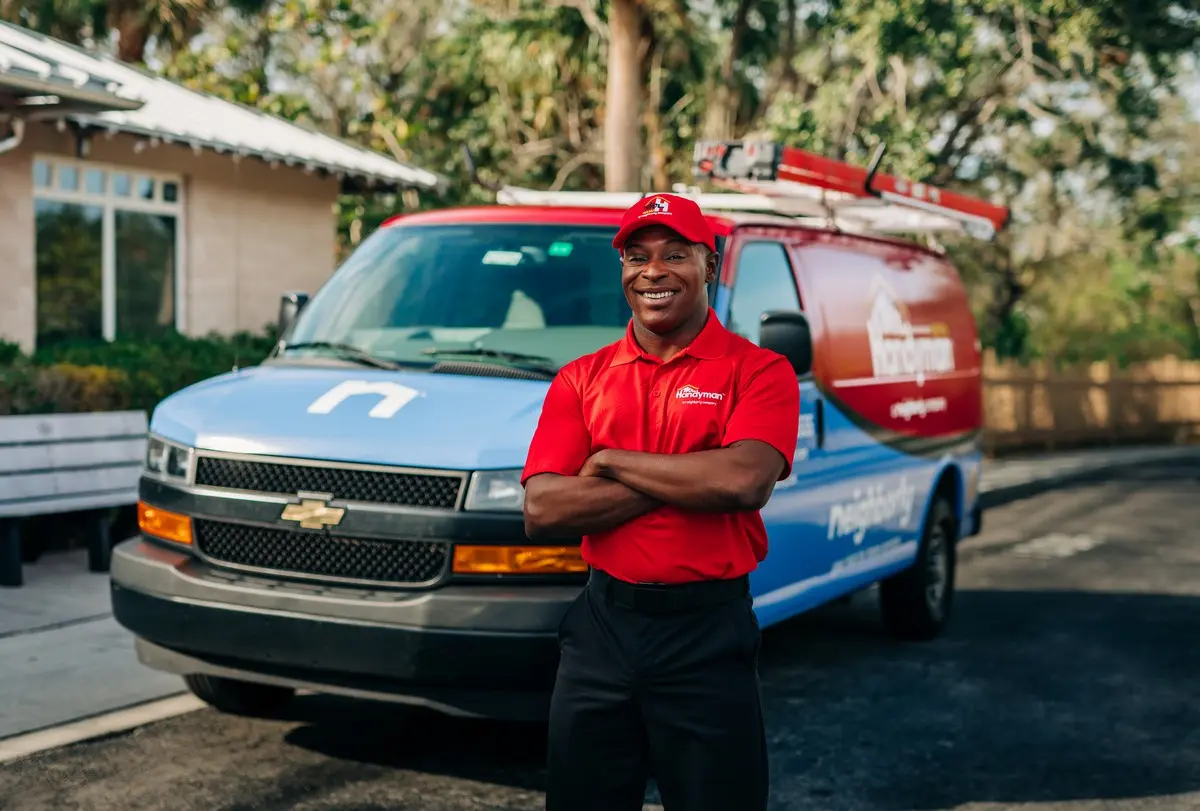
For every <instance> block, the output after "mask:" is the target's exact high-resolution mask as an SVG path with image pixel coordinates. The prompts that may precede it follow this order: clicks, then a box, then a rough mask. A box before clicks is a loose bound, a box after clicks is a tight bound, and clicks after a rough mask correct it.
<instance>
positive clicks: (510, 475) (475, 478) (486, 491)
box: [463, 468, 525, 512]
mask: <svg viewBox="0 0 1200 811" xmlns="http://www.w3.org/2000/svg"><path fill="white" fill-rule="evenodd" d="M524 504H525V488H524V487H522V486H521V469H520V468H517V469H515V470H477V471H475V472H474V473H472V474H471V484H470V487H469V489H468V490H467V501H466V503H465V504H464V505H463V507H464V509H468V510H495V511H510V512H517V511H520V509H521V507H522V506H524Z"/></svg>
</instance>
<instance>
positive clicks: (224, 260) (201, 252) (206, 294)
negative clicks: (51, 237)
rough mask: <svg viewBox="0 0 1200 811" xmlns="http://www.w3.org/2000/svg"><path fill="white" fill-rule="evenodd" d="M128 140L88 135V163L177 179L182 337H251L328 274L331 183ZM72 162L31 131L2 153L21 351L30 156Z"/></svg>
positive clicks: (1, 332)
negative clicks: (283, 296)
mask: <svg viewBox="0 0 1200 811" xmlns="http://www.w3.org/2000/svg"><path fill="white" fill-rule="evenodd" d="M137 140H138V139H136V138H134V137H133V136H129V135H111V136H109V135H103V134H97V135H93V137H92V141H91V152H90V154H89V155H88V160H90V161H97V162H102V163H109V164H118V165H123V166H128V167H130V168H131V169H134V170H136V169H139V168H141V169H147V170H157V171H162V172H174V173H177V174H180V175H182V176H183V201H184V209H183V223H182V228H183V233H184V243H183V249H184V256H183V267H182V271H183V278H182V280H181V283H182V286H183V290H184V300H183V307H182V310H181V312H180V313H179V315H178V317H179V320H180V322H181V327H182V328H183V331H184V332H186V333H188V334H192V335H202V334H204V333H207V332H209V331H214V330H215V331H217V332H222V333H228V332H233V331H235V330H239V329H248V330H252V331H258V330H259V329H261V328H262V327H263V325H264V324H266V323H268V322H272V321H274V319H275V314H276V312H277V309H278V303H279V295H280V293H282V292H284V291H285V290H303V291H307V292H309V293H313V292H315V291H316V290H317V288H318V287H320V285H321V284H323V283H324V281H325V280H326V279H327V278H328V277H329V274H330V273H331V272H332V271H333V268H334V262H335V261H336V260H335V255H334V254H335V250H336V223H335V219H334V212H333V205H334V203H335V201H336V199H337V190H338V185H337V180H336V179H335V178H332V177H321V176H319V175H317V174H311V175H310V174H306V173H305V172H304V171H303V170H301V169H296V168H289V167H286V166H283V165H280V166H279V167H278V168H274V169H273V168H271V167H270V166H268V165H267V164H265V163H263V162H262V161H259V160H257V159H253V158H244V159H242V160H240V161H236V162H235V161H234V160H233V158H232V157H231V156H229V155H219V154H216V153H214V152H208V151H205V152H200V153H196V152H194V151H193V150H192V149H191V148H188V147H183V146H177V145H167V144H160V145H159V146H157V147H152V146H148V145H147V146H145V148H144V149H143V150H142V151H141V152H140V153H139V152H136V151H135V143H136V142H137ZM39 153H41V154H48V155H61V156H63V157H74V155H75V140H74V137H73V136H72V135H71V134H70V133H60V132H58V131H57V130H56V129H55V128H53V127H52V126H49V125H37V126H30V127H29V128H28V130H27V131H26V134H25V141H24V143H23V144H22V145H21V147H19V148H18V149H17V150H15V151H13V152H9V153H7V154H4V155H0V336H3V337H4V338H5V339H7V340H10V341H11V340H16V341H18V342H19V343H21V344H22V345H23V346H24V347H26V348H27V349H29V348H31V347H32V346H33V342H34V336H35V334H36V323H35V319H36V308H35V300H34V289H35V287H34V244H33V243H34V221H33V202H32V198H33V159H34V156H35V155H36V154H39Z"/></svg>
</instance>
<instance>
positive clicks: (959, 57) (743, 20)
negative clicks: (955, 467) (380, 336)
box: [0, 0, 1200, 358]
mask: <svg viewBox="0 0 1200 811" xmlns="http://www.w3.org/2000/svg"><path fill="white" fill-rule="evenodd" d="M122 2H127V0H122ZM636 5H637V8H638V10H639V12H638V13H639V14H640V15H641V30H640V31H637V32H635V34H634V35H635V36H636V37H637V38H638V42H637V45H638V48H639V52H640V53H642V54H643V56H642V66H641V67H642V78H643V87H642V88H641V98H640V102H641V105H642V108H643V112H644V127H643V132H642V136H643V143H641V144H606V143H604V139H603V137H602V136H603V122H604V113H605V110H604V107H605V86H606V80H607V75H606V69H605V66H606V64H607V55H608V49H609V47H610V44H611V36H612V31H610V30H609V27H608V24H607V19H608V11H609V6H610V3H609V0H556V1H555V2H543V1H542V0H455V2H444V1H443V0H406V1H405V2H403V3H397V2H394V1H393V0H274V1H273V2H269V3H262V2H259V1H257V0H229V2H227V3H222V2H221V1H220V0H212V1H211V2H209V0H203V2H201V1H200V0H196V2H194V3H193V2H191V0H158V2H157V3H155V4H153V5H152V6H151V9H150V13H148V14H147V15H146V18H145V20H146V22H145V24H144V25H143V26H142V27H143V28H145V29H147V30H150V29H154V30H164V31H167V32H168V34H169V35H168V36H167V37H166V42H167V44H169V45H170V44H172V43H178V42H182V41H184V40H186V39H187V37H186V36H183V33H184V32H186V31H192V30H194V28H195V26H194V25H193V23H195V24H198V25H200V27H201V28H202V29H203V33H204V37H203V38H202V39H196V40H192V45H191V47H185V48H180V49H174V50H172V49H168V53H167V54H166V58H165V61H164V65H163V68H162V70H163V72H164V73H165V75H167V76H169V77H171V78H173V79H175V80H177V81H181V82H184V83H185V84H188V85H190V86H192V87H194V88H197V89H200V90H204V91H206V92H210V93H214V94H216V95H219V96H221V97H223V98H227V99H230V100H233V101H237V102H240V103H243V104H248V105H251V106H254V107H256V108H258V109H261V110H264V111H267V112H270V113H274V114H277V115H281V116H283V117H285V118H288V119H291V120H293V121H296V122H297V123H298V124H301V125H302V126H309V127H313V128H316V129H319V130H322V131H325V132H328V133H330V134H331V135H334V136H337V137H342V138H347V139H350V140H353V141H355V142H357V143H360V144H362V145H364V146H366V147H368V148H370V149H373V150H376V151H379V152H382V153H385V154H390V155H393V156H395V157H396V158H398V159H401V160H411V161H413V162H416V163H419V164H421V165H424V166H428V167H429V168H431V169H434V170H436V171H439V172H440V173H442V174H443V175H445V176H446V177H448V178H449V179H450V181H451V185H450V188H449V189H448V191H447V193H446V194H445V195H444V196H443V197H441V198H440V199H434V198H433V197H431V196H428V195H419V196H418V195H413V194H404V195H396V196H389V195H383V196H367V195H346V196H344V197H343V198H341V200H340V201H339V231H340V234H341V240H342V249H343V253H344V252H346V251H349V250H350V249H352V248H353V247H354V245H356V244H357V243H358V242H359V241H360V240H361V239H362V238H363V237H364V236H365V235H366V234H368V233H370V232H371V231H372V230H374V229H375V228H376V227H378V225H379V224H380V223H381V222H382V221H383V220H384V219H386V218H387V217H388V216H390V215H392V214H395V213H399V212H404V211H413V210H420V209H424V208H429V207H432V206H434V205H439V206H440V205H458V204H472V203H485V202H490V201H491V199H492V194H491V192H489V191H488V190H487V189H486V188H483V187H481V186H479V185H477V184H474V183H472V182H471V180H470V178H469V176H468V172H467V166H466V162H465V160H464V156H463V147H468V148H469V149H470V151H471V153H472V154H473V155H474V157H475V160H476V162H477V164H478V166H479V167H480V175H481V176H482V178H483V179H484V180H485V181H486V182H488V183H508V184H514V185H525V186H532V187H537V188H562V189H582V190H594V189H601V188H603V187H604V161H605V155H606V152H607V153H609V155H610V157H611V155H612V153H613V152H614V151H617V152H621V151H624V152H626V153H628V155H630V156H633V157H632V158H630V159H631V160H636V161H638V163H639V165H640V166H641V169H642V171H641V178H642V183H641V186H642V188H643V190H647V191H649V190H654V189H658V190H662V189H665V188H667V187H669V186H671V185H672V184H675V183H689V182H691V175H690V157H691V150H692V145H693V143H694V141H695V140H696V139H697V138H698V137H701V136H702V135H704V134H705V133H710V132H719V133H721V137H731V138H738V137H756V136H764V137H771V138H775V139H779V140H782V141H784V142H787V143H789V144H793V145H797V146H801V147H805V148H808V149H811V150H813V151H816V152H819V153H821V154H825V155H829V156H832V157H838V158H841V159H844V160H847V161H851V162H855V163H858V164H865V163H866V161H867V160H868V158H869V156H870V155H871V153H872V152H873V150H874V149H875V148H876V147H877V146H878V145H880V144H884V145H886V146H887V155H886V158H885V161H884V165H883V167H882V168H883V170H884V171H887V172H891V173H895V174H901V175H905V176H908V177H912V178H914V179H923V180H927V181H929V182H933V183H936V184H938V185H943V186H947V187H950V188H954V189H957V190H961V191H964V192H966V193H969V194H974V195H979V196H984V197H988V198H991V199H993V200H995V201H998V202H1003V203H1005V204H1008V205H1010V206H1011V208H1012V212H1013V217H1012V222H1011V225H1010V227H1009V228H1008V229H1007V231H1006V232H1005V233H1004V234H1003V235H1002V236H1001V238H1000V239H999V240H998V242H997V243H995V244H992V245H980V244H979V243H974V242H965V241H962V240H952V241H950V243H949V244H948V246H947V247H948V249H949V250H950V251H951V253H952V255H953V256H954V258H955V260H956V262H957V264H958V265H959V266H960V267H961V268H962V270H963V274H964V277H965V278H966V280H967V284H968V289H969V294H970V297H971V303H972V307H973V309H974V311H975V313H976V315H977V318H978V320H979V323H980V327H981V332H982V335H983V338H984V340H985V342H987V344H988V345H989V346H991V347H993V348H995V349H996V350H997V351H998V352H1000V353H1001V354H1003V355H1005V356H1011V357H1021V358H1029V357H1039V356H1051V355H1053V356H1057V357H1065V356H1076V355H1078V356H1079V357H1085V356H1087V357H1128V358H1134V357H1145V356H1146V355H1147V353H1154V352H1167V351H1178V352H1180V353H1182V354H1189V355H1193V356H1195V355H1196V354H1197V353H1198V352H1200V337H1198V336H1200V287H1198V282H1200V279H1198V278H1197V273H1196V271H1195V270H1194V268H1190V266H1189V265H1188V261H1189V252H1188V251H1189V243H1187V242H1186V241H1181V240H1186V239H1187V235H1188V234H1189V233H1192V234H1193V236H1194V234H1195V231H1194V230H1192V231H1190V232H1189V229H1194V225H1193V224H1194V223H1195V222H1197V221H1198V219H1200V202H1198V201H1200V184H1198V180H1200V168H1198V167H1200V164H1198V158H1197V155H1196V150H1195V144H1196V143H1197V142H1198V141H1197V137H1198V135H1200V130H1198V128H1197V125H1196V122H1195V120H1194V117H1189V111H1188V110H1187V109H1186V108H1185V107H1184V106H1183V105H1182V104H1181V103H1180V102H1179V88H1180V86H1181V85H1183V84H1186V83H1188V82H1191V83H1195V82H1196V81H1197V80H1198V79H1200V77H1198V76H1197V74H1196V67H1195V66H1196V60H1195V58H1194V57H1195V55H1196V53H1197V50H1198V43H1200V15H1198V14H1196V13H1195V12H1194V11H1192V10H1190V7H1185V6H1184V5H1181V4H1179V3H1178V2H1176V0H1139V2H1138V3H1128V2H1123V1H1122V0H1099V2H1095V1H1094V0H1093V1H1091V2H1084V0H1015V1H1012V0H894V1H893V2H889V3H878V2H875V1H874V0H829V2H824V3H807V2H803V1H802V0H707V1H706V2H703V3H701V2H687V0H637V2H636ZM85 6H88V7H89V8H93V9H96V8H103V9H105V10H106V13H108V11H109V10H111V9H120V8H123V7H125V6H122V5H121V4H120V3H119V2H117V0H105V2H103V3H102V2H101V0H90V5H88V4H85ZM14 8H15V9H19V10H20V11H21V13H23V14H24V15H25V17H26V19H30V20H33V19H34V18H36V22H37V24H38V25H40V26H43V27H44V26H45V25H49V24H51V23H55V24H57V25H58V26H59V28H58V29H55V30H56V33H58V34H59V35H60V36H63V35H67V34H70V33H71V31H75V32H76V33H78V32H79V31H81V30H83V29H84V28H86V26H85V25H83V23H82V22H80V19H81V18H80V14H79V12H78V9H79V8H81V7H79V6H78V4H77V3H76V2H75V0H38V2H36V3H34V2H22V0H0V16H4V15H5V14H8V15H9V16H10V17H11V14H12V13H13V12H12V10H13V9H14ZM50 9H53V10H56V12H57V16H56V14H52V13H49V12H48V11H47V10H50ZM170 9H175V10H176V12H178V13H177V14H176V17H175V18H172V17H171V16H170V15H169V14H167V13H166V11H167V10H170ZM184 10H186V13H184ZM31 15H32V16H31ZM93 16H94V14H93ZM52 18H53V19H52ZM169 19H178V20H181V21H183V20H186V21H187V22H188V25H189V26H192V27H190V28H189V27H186V26H182V25H181V26H180V27H177V28H176V29H173V30H175V31H178V32H180V34H181V36H179V37H176V36H174V34H172V33H171V29H169V27H168V28H164V27H163V26H164V25H166V21H168V20H169ZM60 29H61V30H60ZM122 34H124V31H122ZM1187 57H1191V58H1192V61H1191V65H1192V67H1191V69H1190V70H1191V73H1188V72H1187V70H1188V61H1187ZM64 244H68V243H64ZM68 247H69V244H68ZM1190 256H1194V248H1192V249H1191V254H1190ZM75 317H76V318H79V317H80V316H79V315H78V314H76V315H75Z"/></svg>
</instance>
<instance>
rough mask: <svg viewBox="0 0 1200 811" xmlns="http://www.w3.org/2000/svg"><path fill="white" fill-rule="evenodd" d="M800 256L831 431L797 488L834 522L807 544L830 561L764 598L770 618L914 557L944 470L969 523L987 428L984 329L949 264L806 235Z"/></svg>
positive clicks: (916, 253) (816, 379) (858, 241)
mask: <svg viewBox="0 0 1200 811" xmlns="http://www.w3.org/2000/svg"><path fill="white" fill-rule="evenodd" d="M793 257H794V259H795V263H796V265H797V272H798V274H799V276H800V281H801V284H800V286H801V292H802V295H803V296H804V309H805V313H806V315H807V316H808V317H809V320H810V323H811V325H812V331H813V336H814V345H815V346H814V350H815V354H814V364H813V380H812V385H813V386H814V387H815V389H816V394H817V396H818V397H820V398H821V399H822V400H823V401H824V403H823V423H824V425H823V428H824V431H823V441H822V443H821V447H820V448H819V450H817V451H816V452H814V453H813V454H812V456H811V458H810V459H809V460H806V461H803V462H800V463H799V466H800V468H799V469H800V471H802V472H800V473H799V474H798V477H799V479H800V480H799V481H797V485H799V486H800V487H803V486H804V482H803V479H804V478H810V481H812V482H814V483H815V482H818V481H819V482H820V491H821V500H822V502H823V518H824V521H823V524H822V525H819V526H813V527H811V529H810V533H811V534H810V536H809V538H808V543H809V544H813V545H818V544H819V545H822V547H823V548H824V549H825V550H826V553H827V554H826V555H823V557H825V558H826V560H828V561H830V565H829V568H828V569H827V570H826V571H825V572H823V573H821V574H820V575H818V576H815V577H814V576H813V575H812V574H811V573H806V576H805V578H804V579H805V580H807V583H806V584H805V583H801V582H797V583H796V584H794V585H793V586H792V588H791V589H789V590H788V593H787V594H783V593H775V594H763V595H761V602H762V603H763V605H762V610H760V617H762V618H763V619H765V620H767V622H768V623H770V622H772V621H777V620H778V619H782V618H784V617H786V616H789V615H791V614H794V613H796V612H798V611H802V610H804V609H806V608H808V607H810V606H812V605H815V604H819V603H821V602H825V601H827V600H829V599H833V598H836V597H837V596H840V595H841V594H845V593H848V592H852V591H855V590H858V589H860V588H862V587H865V586H868V585H870V584H871V583H873V582H876V581H878V580H879V579H882V578H884V577H887V576H888V575H890V574H892V573H894V572H897V571H900V570H901V569H904V568H905V567H907V566H908V565H910V564H911V562H912V560H913V558H914V557H915V555H916V552H917V545H918V543H919V540H920V537H921V532H922V529H923V526H924V519H925V515H926V513H927V511H928V509H929V507H930V505H931V503H932V499H933V496H934V494H935V489H936V488H937V487H938V485H939V482H941V481H942V477H943V476H948V479H947V482H946V485H947V486H948V487H949V492H950V495H951V498H952V500H953V501H954V506H955V508H956V512H957V513H958V514H959V516H960V522H961V520H962V519H963V518H965V517H966V516H968V515H969V510H970V507H971V506H972V505H973V501H974V490H975V486H976V479H977V475H978V450H977V442H976V440H977V436H978V433H979V430H980V428H981V425H982V395H981V391H980V351H979V345H978V336H977V332H976V328H975V323H974V320H973V318H972V316H971V313H970V310H969V307H968V306H967V299H966V294H965V291H964V289H963V286H962V283H961V281H960V280H959V278H958V275H957V272H956V271H955V270H954V268H953V267H952V266H951V265H950V264H949V263H948V262H946V261H945V260H943V259H941V258H939V257H936V256H934V255H932V254H929V253H927V252H925V251H922V250H920V249H916V248H912V247H906V246H897V245H895V244H890V243H887V242H882V241H876V240H870V239H862V238H859V237H855V236H849V235H835V234H825V233H808V234H805V235H804V236H803V237H802V238H801V240H800V241H799V242H797V243H796V244H795V245H794V249H793ZM806 474H807V476H806ZM785 492H786V490H785ZM766 515H767V513H764V517H766ZM966 528H967V529H969V527H966ZM776 548H777V547H775V546H774V544H773V547H772V553H773V554H774V552H775V551H776ZM788 562H790V561H788ZM771 563H772V561H770V560H768V562H767V564H766V565H771ZM773 563H774V564H775V565H781V564H784V563H785V561H781V560H776V561H774V562H773ZM764 615H765V616H764Z"/></svg>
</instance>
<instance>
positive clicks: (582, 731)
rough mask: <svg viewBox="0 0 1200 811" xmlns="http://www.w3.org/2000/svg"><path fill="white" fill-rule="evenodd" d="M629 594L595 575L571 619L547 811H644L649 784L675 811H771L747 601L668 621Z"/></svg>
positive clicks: (672, 614)
mask: <svg viewBox="0 0 1200 811" xmlns="http://www.w3.org/2000/svg"><path fill="white" fill-rule="evenodd" d="M744 582H745V581H742V583H743V584H744ZM619 585H620V584H615V585H614V581H613V580H612V578H610V577H608V576H606V575H604V574H603V573H601V572H593V573H592V576H591V578H590V580H589V583H588V586H587V588H586V589H584V591H583V593H582V594H581V595H580V596H579V598H578V599H577V600H576V601H575V602H574V603H573V604H572V605H571V606H570V607H569V608H568V609H567V612H566V614H565V616H564V617H563V622H562V626H561V629H560V631H559V640H560V644H561V648H562V658H561V662H560V664H559V670H558V680H557V682H556V684H555V687H554V695H553V698H552V699H551V704H550V729H549V753H548V767H549V779H548V785H547V796H546V809H547V811H641V809H642V800H643V797H644V795H645V791H646V781H647V778H648V777H649V776H650V775H651V774H653V776H654V778H655V780H656V781H657V783H658V788H659V793H660V794H661V795H662V801H663V807H664V809H665V811H765V809H766V807H767V783H768V769H767V750H766V740H765V735H764V729H763V717H762V706H761V702H760V691H759V681H758V670H757V663H758V650H759V642H760V631H759V627H758V621H757V619H756V618H755V616H754V612H753V608H752V602H751V598H750V596H749V594H748V593H744V594H742V595H741V596H734V597H732V598H730V597H729V595H728V594H724V595H721V597H720V599H723V600H724V601H723V602H720V603H718V604H715V605H706V606H700V607H694V608H685V609H682V610H663V609H662V608H661V607H659V608H658V609H655V608H654V607H652V606H650V607H641V606H640V605H631V604H630V603H629V602H628V600H627V595H625V594H623V593H622V592H623V591H624V590H622V589H620V588H619ZM706 585H707V584H706ZM724 585H725V586H728V585H730V584H729V583H725V584H724ZM663 588H666V589H669V588H670V587H663ZM701 588H703V587H701ZM725 591H726V592H727V591H728V589H727V588H726V589H725ZM614 592H616V594H614ZM651 596H653V595H651Z"/></svg>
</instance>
